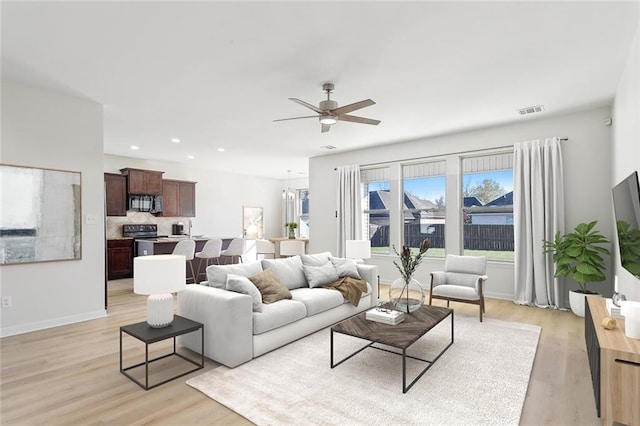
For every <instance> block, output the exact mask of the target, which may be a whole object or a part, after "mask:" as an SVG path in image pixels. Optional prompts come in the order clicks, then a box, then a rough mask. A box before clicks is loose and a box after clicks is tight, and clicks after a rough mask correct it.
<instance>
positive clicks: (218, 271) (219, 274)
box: [206, 262, 262, 289]
mask: <svg viewBox="0 0 640 426" xmlns="http://www.w3.org/2000/svg"><path fill="white" fill-rule="evenodd" d="M258 272H262V265H260V262H249V263H238V264H234V265H211V266H209V267H207V282H206V285H208V286H209V287H216V288H222V289H225V288H227V275H229V274H234V275H241V276H243V277H250V276H252V275H255V274H257V273H258Z"/></svg>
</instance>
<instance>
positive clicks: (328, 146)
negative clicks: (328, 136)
mask: <svg viewBox="0 0 640 426" xmlns="http://www.w3.org/2000/svg"><path fill="white" fill-rule="evenodd" d="M320 148H322V149H336V147H335V146H333V145H322V146H321V147H320Z"/></svg>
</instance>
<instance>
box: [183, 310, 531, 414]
mask: <svg viewBox="0 0 640 426" xmlns="http://www.w3.org/2000/svg"><path fill="white" fill-rule="evenodd" d="M454 324H455V329H454V330H455V337H454V344H453V345H452V346H451V347H450V348H449V349H448V350H447V351H446V352H445V353H444V355H442V357H440V359H439V360H438V361H437V362H436V363H435V364H434V365H433V367H432V368H430V369H429V370H428V371H427V372H426V374H425V375H424V376H422V378H421V379H420V380H418V382H416V384H415V385H414V386H413V387H412V388H411V389H410V390H409V391H408V392H407V393H406V394H403V393H402V357H401V356H399V355H395V354H391V353H388V352H385V351H381V350H375V349H371V348H368V349H365V350H364V351H362V352H360V353H359V354H358V355H356V356H354V357H353V358H351V359H349V360H348V361H346V362H344V363H343V364H340V365H339V366H337V367H335V368H333V369H331V368H330V354H329V348H330V332H329V329H324V330H321V331H319V332H317V333H315V334H312V335H310V336H308V337H305V338H303V339H301V340H298V341H296V342H293V343H290V344H289V345H286V346H284V347H282V348H280V349H277V350H275V351H273V352H270V353H268V354H265V355H263V356H261V357H258V358H256V359H254V360H252V361H250V362H248V363H246V364H243V365H241V366H239V367H236V368H233V369H229V368H227V367H224V366H223V367H218V368H216V369H214V370H211V371H209V372H207V373H205V374H202V375H200V376H198V377H195V378H192V379H190V380H189V381H187V384H188V385H190V386H192V387H194V388H196V389H198V390H200V391H201V392H203V393H204V394H205V395H207V396H209V397H210V398H212V399H214V400H216V401H218V402H219V403H221V404H223V405H225V406H226V407H228V408H230V409H231V410H233V411H235V412H237V413H238V414H240V415H241V416H243V417H245V418H247V419H248V420H250V421H252V422H253V423H255V424H258V425H288V424H291V425H294V424H295V425H299V424H305V425H356V424H384V425H390V424H415V425H418V424H430V425H464V424H468V425H482V424H486V425H517V424H518V422H519V419H520V414H521V411H522V407H523V404H524V399H525V395H526V392H527V386H528V383H529V376H530V374H531V368H532V365H533V360H534V358H535V354H536V348H537V346H538V339H539V337H540V327H537V326H532V325H527V324H519V323H512V322H505V321H498V320H492V319H489V318H487V319H485V322H482V323H480V322H478V319H477V317H476V316H473V317H467V316H462V315H456V316H455V321H454ZM449 338H450V322H449V319H446V320H445V321H443V323H441V324H439V325H438V326H437V327H435V328H434V329H433V330H431V331H430V332H429V333H427V334H426V335H425V336H423V337H422V338H421V339H420V340H419V341H418V342H416V343H415V344H414V345H413V346H412V347H411V348H410V350H409V351H408V354H409V355H414V356H416V357H420V358H425V359H432V358H430V356H433V354H437V353H438V352H440V350H441V349H443V348H444V347H445V346H446V345H447V343H448V342H449ZM366 343H367V342H365V341H363V340H360V339H356V338H354V337H349V336H344V335H340V334H334V348H335V352H334V353H335V355H334V356H335V357H336V358H335V359H336V360H339V359H342V358H343V357H344V356H346V355H348V354H350V353H352V352H354V351H356V350H357V349H358V348H360V347H362V346H364V345H366ZM424 365H425V364H424V363H420V362H418V361H413V360H409V361H408V362H407V371H408V373H407V376H408V377H409V380H408V382H409V381H410V380H411V379H412V378H413V377H415V376H416V374H417V372H419V371H420V370H421V369H422V368H423V366H424Z"/></svg>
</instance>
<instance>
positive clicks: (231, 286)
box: [226, 274, 262, 312]
mask: <svg viewBox="0 0 640 426" xmlns="http://www.w3.org/2000/svg"><path fill="white" fill-rule="evenodd" d="M226 287H227V290H229V291H235V292H236V293H242V294H248V295H249V296H251V301H252V303H253V312H262V294H260V291H259V290H258V287H256V286H255V285H254V284H253V283H252V282H251V281H250V280H249V278H247V277H243V276H241V275H235V274H228V275H227V286H226Z"/></svg>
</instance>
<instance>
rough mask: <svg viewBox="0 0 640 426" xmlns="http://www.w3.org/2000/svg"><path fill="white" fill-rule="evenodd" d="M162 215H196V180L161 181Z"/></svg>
mask: <svg viewBox="0 0 640 426" xmlns="http://www.w3.org/2000/svg"><path fill="white" fill-rule="evenodd" d="M162 216H165V217H195V216H196V182H187V181H183V180H169V179H165V180H163V181H162Z"/></svg>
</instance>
